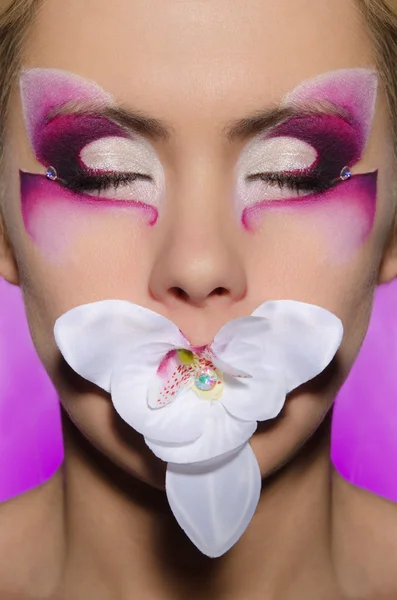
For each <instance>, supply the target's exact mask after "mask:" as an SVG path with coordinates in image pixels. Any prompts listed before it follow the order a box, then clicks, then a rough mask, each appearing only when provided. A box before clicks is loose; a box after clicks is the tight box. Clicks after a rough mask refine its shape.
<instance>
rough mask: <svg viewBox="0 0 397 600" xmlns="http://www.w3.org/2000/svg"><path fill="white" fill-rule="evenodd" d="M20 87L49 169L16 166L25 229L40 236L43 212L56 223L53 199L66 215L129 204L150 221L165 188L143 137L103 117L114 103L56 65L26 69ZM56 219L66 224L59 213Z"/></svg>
mask: <svg viewBox="0 0 397 600" xmlns="http://www.w3.org/2000/svg"><path fill="white" fill-rule="evenodd" d="M20 87H21V98H22V106H23V113H24V117H25V122H26V128H27V133H28V136H29V139H30V142H31V145H32V148H33V149H34V152H35V155H36V158H37V160H38V161H39V162H40V163H41V164H42V165H43V170H45V169H49V168H50V169H49V171H47V172H48V173H50V175H51V176H50V177H46V176H45V174H44V173H43V174H31V173H26V172H23V171H20V180H21V200H22V213H23V219H24V222H25V226H26V229H27V231H28V232H29V233H30V235H31V236H32V237H33V238H34V239H35V240H36V241H37V242H38V243H39V242H40V239H41V238H42V237H43V235H44V234H43V228H41V227H40V225H39V221H40V220H41V221H43V222H45V221H46V219H45V216H46V215H47V214H49V213H51V223H52V226H53V227H55V226H56V213H55V212H54V207H55V206H58V208H59V214H60V215H61V214H62V215H63V217H65V215H66V214H67V215H68V218H70V219H72V220H76V219H75V218H74V216H73V215H74V213H76V212H77V213H80V214H81V213H82V212H84V214H87V213H88V212H89V213H92V214H93V215H94V214H95V215H98V216H99V215H100V214H103V212H104V210H105V211H106V212H108V211H109V210H110V211H114V210H117V211H120V210H122V211H123V212H124V214H126V211H127V212H131V210H132V211H134V214H135V215H136V217H137V218H138V222H142V218H143V222H145V223H147V224H148V225H154V224H155V223H156V221H157V218H158V211H159V208H160V204H161V200H162V197H163V193H164V173H163V169H162V166H161V163H160V161H159V159H158V157H157V154H156V152H155V150H154V148H153V146H152V145H151V144H150V143H149V142H148V140H147V139H146V138H144V137H143V136H142V135H140V134H139V133H138V132H135V131H132V130H130V129H128V128H127V127H125V126H123V125H122V124H120V123H118V122H116V121H114V120H112V119H111V118H108V116H104V113H105V112H106V110H108V109H110V108H112V107H114V106H115V102H114V100H113V98H112V97H111V96H110V95H108V94H107V93H106V92H104V91H103V90H102V89H101V88H100V87H99V86H97V84H95V83H93V82H90V81H86V80H84V79H83V78H80V77H78V76H75V75H72V74H70V73H67V72H64V71H58V70H54V69H31V70H28V71H25V72H24V73H23V74H22V76H21V81H20ZM67 207H68V208H67ZM92 211H94V212H92ZM72 213H73V214H72ZM38 215H40V219H38ZM91 219H92V217H91ZM58 226H59V227H61V228H62V227H63V228H65V227H66V226H65V225H64V218H62V219H61V218H60V219H59V223H58ZM45 237H46V244H45V246H46V248H50V244H49V243H48V234H45Z"/></svg>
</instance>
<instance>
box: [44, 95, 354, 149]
mask: <svg viewBox="0 0 397 600" xmlns="http://www.w3.org/2000/svg"><path fill="white" fill-rule="evenodd" d="M65 114H73V115H87V114H90V115H95V116H98V117H103V118H104V119H108V120H111V121H113V122H115V123H117V124H118V125H120V126H121V127H123V128H125V129H127V130H129V131H131V132H134V133H138V134H142V135H144V136H147V137H149V138H151V139H152V140H158V141H167V140H169V139H170V138H171V137H172V135H173V134H174V133H175V130H174V128H173V127H172V126H171V125H170V124H168V123H166V122H165V121H162V120H160V119H156V118H154V117H150V116H148V115H146V114H144V113H143V112H141V111H139V110H130V109H127V108H124V107H123V106H117V105H116V106H108V105H98V104H95V103H89V102H84V103H83V102H78V103H76V102H73V103H68V104H66V105H63V106H61V107H56V108H55V109H54V110H53V111H51V113H50V114H49V115H47V122H49V121H51V120H53V119H54V118H56V117H57V116H60V115H65ZM315 115H333V116H336V117H339V118H342V119H343V120H345V121H347V122H348V123H350V122H351V117H350V115H349V113H348V112H347V111H346V110H344V109H343V108H342V107H339V106H336V105H334V104H332V103H329V102H313V103H305V104H300V105H294V104H291V105H288V106H275V107H270V108H265V109H264V110H258V111H256V112H254V113H253V114H251V115H249V116H247V117H244V118H242V119H237V120H233V121H230V122H227V123H226V124H224V126H223V127H222V129H221V131H222V133H223V135H224V137H225V138H226V139H227V140H228V141H229V142H233V141H236V140H242V141H244V140H246V139H247V138H249V137H252V136H254V135H256V134H260V133H264V132H266V131H267V130H269V129H271V128H274V127H276V126H277V125H280V124H281V123H285V122H286V121H288V120H290V119H292V118H294V117H295V118H296V117H299V118H302V117H305V116H306V117H313V116H315Z"/></svg>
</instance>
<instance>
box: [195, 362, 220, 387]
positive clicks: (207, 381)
mask: <svg viewBox="0 0 397 600" xmlns="http://www.w3.org/2000/svg"><path fill="white" fill-rule="evenodd" d="M217 382H218V375H217V374H216V371H215V370H214V369H211V367H206V368H205V369H202V370H201V371H198V373H196V376H195V380H194V383H195V384H196V387H198V389H199V390H203V391H204V392H208V391H209V390H212V389H213V388H214V387H215V385H216V384H217Z"/></svg>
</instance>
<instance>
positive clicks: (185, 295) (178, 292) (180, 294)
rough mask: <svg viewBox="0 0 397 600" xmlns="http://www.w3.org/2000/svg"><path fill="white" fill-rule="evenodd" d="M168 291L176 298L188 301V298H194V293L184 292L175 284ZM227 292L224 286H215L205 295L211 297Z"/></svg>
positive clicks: (223, 294)
mask: <svg viewBox="0 0 397 600" xmlns="http://www.w3.org/2000/svg"><path fill="white" fill-rule="evenodd" d="M169 292H170V294H171V295H172V296H173V297H174V298H177V299H178V300H184V301H188V300H195V299H196V298H195V297H194V295H193V296H192V295H191V294H189V293H188V292H186V291H185V290H184V289H183V288H180V287H177V286H174V287H172V288H170V290H169ZM228 293H229V292H228V290H227V289H226V288H224V287H217V288H214V289H213V290H212V291H211V292H210V293H209V294H208V295H207V296H206V297H207V298H211V297H213V296H226V295H227V294H228Z"/></svg>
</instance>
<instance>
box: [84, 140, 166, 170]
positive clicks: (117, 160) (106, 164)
mask: <svg viewBox="0 0 397 600" xmlns="http://www.w3.org/2000/svg"><path fill="white" fill-rule="evenodd" d="M80 160H81V161H82V163H83V164H84V165H85V166H86V167H88V168H89V169H95V170H99V171H115V172H121V173H125V172H132V171H136V172H139V173H147V174H148V175H150V174H151V172H153V170H155V171H157V172H158V171H159V170H161V165H160V161H159V159H158V158H157V155H156V153H155V151H154V149H153V148H152V147H151V146H150V144H149V143H148V142H146V140H143V139H141V138H138V139H134V140H132V139H129V138H123V137H117V136H112V137H104V138H101V139H99V140H95V141H94V142H91V143H90V144H87V145H86V146H85V147H84V148H83V149H82V150H81V152H80Z"/></svg>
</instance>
